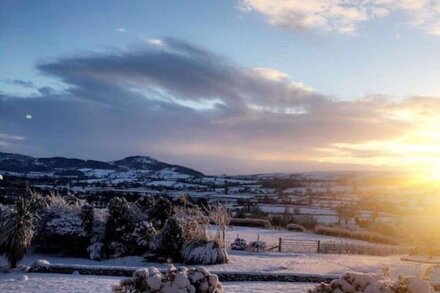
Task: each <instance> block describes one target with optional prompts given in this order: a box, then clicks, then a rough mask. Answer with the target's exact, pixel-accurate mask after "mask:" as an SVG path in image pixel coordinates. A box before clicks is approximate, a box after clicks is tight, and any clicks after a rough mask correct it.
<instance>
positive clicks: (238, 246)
mask: <svg viewBox="0 0 440 293" xmlns="http://www.w3.org/2000/svg"><path fill="white" fill-rule="evenodd" d="M246 247H247V243H246V240H245V239H242V238H238V237H237V238H235V240H234V242H232V243H231V250H246Z"/></svg>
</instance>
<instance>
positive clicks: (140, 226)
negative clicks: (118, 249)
mask: <svg viewBox="0 0 440 293" xmlns="http://www.w3.org/2000/svg"><path fill="white" fill-rule="evenodd" d="M156 235H157V231H156V229H154V227H153V224H151V222H148V221H147V220H144V221H140V222H137V223H136V224H135V226H134V230H133V233H132V234H131V237H132V242H133V243H134V244H135V248H134V250H135V252H136V253H145V252H146V251H148V250H150V249H151V248H152V241H154V237H155V236H156Z"/></svg>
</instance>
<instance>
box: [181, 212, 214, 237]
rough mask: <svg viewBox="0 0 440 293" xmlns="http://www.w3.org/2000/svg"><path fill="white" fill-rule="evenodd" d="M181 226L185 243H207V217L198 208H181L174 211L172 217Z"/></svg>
mask: <svg viewBox="0 0 440 293" xmlns="http://www.w3.org/2000/svg"><path fill="white" fill-rule="evenodd" d="M174 217H175V218H176V219H179V221H180V223H181V224H182V226H183V238H184V239H185V243H190V242H193V241H207V240H208V235H207V231H208V230H209V227H210V226H209V217H208V216H207V215H206V214H204V213H203V212H202V210H200V209H199V208H192V207H191V208H189V207H186V208H185V207H181V208H178V209H176V214H175V215H174Z"/></svg>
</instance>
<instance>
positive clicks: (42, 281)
mask: <svg viewBox="0 0 440 293" xmlns="http://www.w3.org/2000/svg"><path fill="white" fill-rule="evenodd" d="M26 276H27V277H28V280H24V278H23V274H19V273H14V274H2V273H0V292H2V293H16V292H34V293H54V292H111V287H112V285H115V284H118V283H119V281H120V280H121V279H122V278H123V277H110V276H83V275H76V274H72V275H61V274H37V273H33V274H26ZM223 286H224V288H225V292H230V293H239V292H242V293H249V292H255V293H258V292H261V293H263V292H292V293H299V292H305V291H307V289H310V288H312V287H313V284H308V283H307V284H306V283H278V282H230V283H223Z"/></svg>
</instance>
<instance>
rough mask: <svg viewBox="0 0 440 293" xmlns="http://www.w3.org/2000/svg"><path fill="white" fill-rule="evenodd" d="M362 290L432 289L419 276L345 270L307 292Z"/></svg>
mask: <svg viewBox="0 0 440 293" xmlns="http://www.w3.org/2000/svg"><path fill="white" fill-rule="evenodd" d="M330 292H353V293H356V292H364V293H378V292H389V293H415V292H417V293H433V292H434V289H433V288H432V286H431V285H430V284H429V282H427V281H426V280H423V279H421V278H419V277H412V276H399V278H398V279H397V280H392V279H390V278H389V276H387V275H379V274H373V273H358V272H347V273H345V274H343V275H342V276H341V277H340V278H339V279H336V280H333V281H331V282H330V283H329V284H326V283H321V284H319V285H317V286H316V287H315V288H314V289H311V290H309V293H330Z"/></svg>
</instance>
